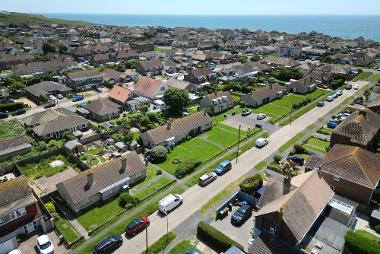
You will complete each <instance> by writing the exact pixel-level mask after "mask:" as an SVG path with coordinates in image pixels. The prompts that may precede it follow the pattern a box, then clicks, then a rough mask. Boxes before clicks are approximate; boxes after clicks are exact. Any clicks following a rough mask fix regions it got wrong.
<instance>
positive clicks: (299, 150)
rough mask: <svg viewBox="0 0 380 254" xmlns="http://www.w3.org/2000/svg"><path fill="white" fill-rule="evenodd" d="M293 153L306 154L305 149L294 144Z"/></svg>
mask: <svg viewBox="0 0 380 254" xmlns="http://www.w3.org/2000/svg"><path fill="white" fill-rule="evenodd" d="M294 152H295V153H298V154H306V153H307V151H306V149H305V148H304V147H303V146H302V145H300V144H294Z"/></svg>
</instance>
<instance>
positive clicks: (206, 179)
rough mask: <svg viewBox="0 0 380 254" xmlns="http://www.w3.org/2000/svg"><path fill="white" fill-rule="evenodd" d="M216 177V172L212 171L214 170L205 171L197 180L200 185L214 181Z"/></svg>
mask: <svg viewBox="0 0 380 254" xmlns="http://www.w3.org/2000/svg"><path fill="white" fill-rule="evenodd" d="M216 178H217V175H216V173H214V172H211V173H206V174H204V175H202V176H201V177H199V181H198V182H199V185H200V186H206V185H207V184H209V183H211V182H212V181H214V180H215V179H216Z"/></svg>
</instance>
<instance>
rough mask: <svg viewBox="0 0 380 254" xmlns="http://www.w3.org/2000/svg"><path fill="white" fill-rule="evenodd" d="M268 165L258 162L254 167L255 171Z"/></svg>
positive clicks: (264, 162)
mask: <svg viewBox="0 0 380 254" xmlns="http://www.w3.org/2000/svg"><path fill="white" fill-rule="evenodd" d="M267 164H268V163H267V162H266V161H260V162H259V163H258V164H257V165H256V167H255V168H256V169H257V170H262V169H263V168H264V167H265V166H266V165H267Z"/></svg>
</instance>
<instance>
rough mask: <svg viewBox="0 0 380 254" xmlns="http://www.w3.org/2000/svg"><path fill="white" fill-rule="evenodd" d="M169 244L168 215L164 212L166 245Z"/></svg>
mask: <svg viewBox="0 0 380 254" xmlns="http://www.w3.org/2000/svg"><path fill="white" fill-rule="evenodd" d="M168 244H169V215H168V214H166V246H168Z"/></svg>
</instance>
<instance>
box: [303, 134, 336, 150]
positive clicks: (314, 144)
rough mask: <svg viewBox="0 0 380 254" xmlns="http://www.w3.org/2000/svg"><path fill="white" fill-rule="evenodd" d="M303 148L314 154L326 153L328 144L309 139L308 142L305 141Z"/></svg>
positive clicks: (323, 141)
mask: <svg viewBox="0 0 380 254" xmlns="http://www.w3.org/2000/svg"><path fill="white" fill-rule="evenodd" d="M303 146H304V147H305V148H308V149H311V150H314V151H316V152H320V153H326V152H327V151H326V149H327V148H328V147H329V146H330V142H328V141H325V140H321V139H318V138H315V137H311V138H309V139H308V140H306V142H305V143H304V144H303Z"/></svg>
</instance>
